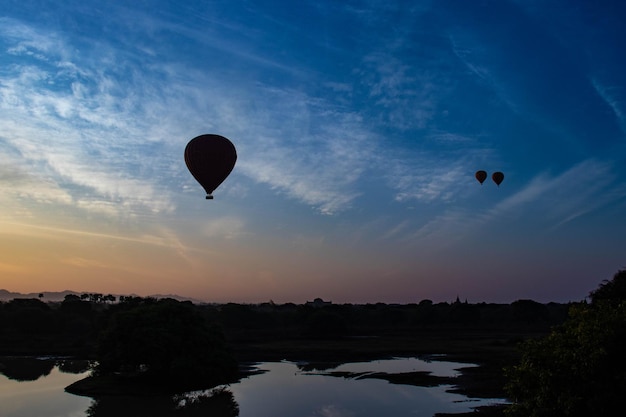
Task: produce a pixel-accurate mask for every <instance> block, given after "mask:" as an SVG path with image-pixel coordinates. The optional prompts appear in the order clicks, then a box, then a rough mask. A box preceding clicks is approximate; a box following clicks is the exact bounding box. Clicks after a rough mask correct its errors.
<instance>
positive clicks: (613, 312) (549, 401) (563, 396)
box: [507, 271, 626, 417]
mask: <svg viewBox="0 0 626 417" xmlns="http://www.w3.org/2000/svg"><path fill="white" fill-rule="evenodd" d="M625 277H626V271H620V272H618V273H617V274H616V275H615V276H614V278H613V280H612V281H608V282H604V283H603V284H602V285H601V286H600V288H599V289H598V290H596V291H594V292H593V293H592V294H591V297H592V303H591V304H586V303H580V304H577V305H574V306H572V307H571V309H570V312H569V318H568V320H567V321H566V322H565V323H564V324H563V325H562V326H560V327H559V328H557V329H555V330H554V331H553V332H552V333H551V334H550V335H548V336H547V337H545V338H543V339H538V340H530V341H527V342H526V343H524V345H523V346H522V359H521V362H520V363H519V364H518V365H517V366H515V367H513V368H510V369H508V371H507V374H508V377H509V383H508V386H507V392H508V393H509V395H510V396H511V398H512V399H513V401H514V404H513V405H512V406H511V407H510V408H509V410H508V412H509V414H510V415H513V416H525V417H544V416H545V417H559V416H581V417H582V416H587V417H588V416H609V415H615V414H614V412H615V410H618V409H620V408H621V407H622V402H623V397H624V393H626V356H625V355H624V352H626V298H625V297H624V294H625V293H624V292H623V289H624V278H625Z"/></svg>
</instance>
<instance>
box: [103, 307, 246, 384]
mask: <svg viewBox="0 0 626 417" xmlns="http://www.w3.org/2000/svg"><path fill="white" fill-rule="evenodd" d="M133 301H134V302H136V300H133ZM97 359H98V361H99V363H98V366H97V367H96V374H97V375H106V374H114V373H117V372H122V373H124V374H126V375H136V376H138V377H141V378H142V379H143V380H145V381H149V382H151V383H154V384H160V385H166V386H170V387H172V388H174V389H188V388H196V387H200V388H205V387H209V386H212V385H217V384H221V383H226V382H230V381H231V380H232V379H233V378H235V377H236V376H237V363H236V361H235V359H234V357H233V356H232V355H231V354H230V353H229V352H228V351H227V349H226V346H225V343H224V340H223V337H222V335H221V333H220V332H219V331H218V330H217V329H216V328H212V327H210V326H209V325H208V324H207V322H206V321H205V320H204V319H203V317H202V315H201V314H200V313H199V312H198V311H197V310H196V309H195V307H194V306H193V304H191V303H188V302H178V301H176V300H172V299H164V300H159V301H155V300H146V301H145V302H141V303H138V304H133V305H131V306H130V307H129V306H128V305H125V306H122V307H121V308H119V309H118V310H117V311H116V312H115V313H114V314H113V315H112V317H111V318H110V320H109V324H108V326H107V328H106V329H105V330H104V332H103V333H102V336H101V339H100V343H99V346H98V353H97Z"/></svg>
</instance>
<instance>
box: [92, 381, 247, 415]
mask: <svg viewBox="0 0 626 417" xmlns="http://www.w3.org/2000/svg"><path fill="white" fill-rule="evenodd" d="M238 415H239V407H238V406H237V402H236V401H235V398H234V397H233V394H232V392H230V391H228V390H227V389H226V388H224V387H222V388H218V389H215V390H207V391H203V392H194V393H189V394H187V395H181V396H175V397H165V396H160V397H154V396H147V397H126V396H109V397H101V398H98V399H97V400H95V401H94V402H93V403H92V404H91V406H90V407H89V409H88V410H87V416H88V417H120V416H135V417H138V416H150V417H207V416H211V417H237V416H238Z"/></svg>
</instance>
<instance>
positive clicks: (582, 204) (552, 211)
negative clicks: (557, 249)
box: [483, 159, 624, 227]
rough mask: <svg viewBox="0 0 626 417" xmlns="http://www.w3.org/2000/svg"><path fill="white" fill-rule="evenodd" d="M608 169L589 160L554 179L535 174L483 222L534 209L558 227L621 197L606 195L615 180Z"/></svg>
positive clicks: (610, 165) (608, 163)
mask: <svg viewBox="0 0 626 417" xmlns="http://www.w3.org/2000/svg"><path fill="white" fill-rule="evenodd" d="M612 168H613V163H612V162H610V161H600V160H596V159H589V160H585V161H582V162H580V163H578V164H577V165H575V166H573V167H571V168H570V169H568V170H567V171H565V172H563V173H561V174H559V175H557V176H549V175H548V174H547V173H544V174H539V175H537V176H535V177H534V178H533V179H532V180H531V181H530V182H529V183H528V185H527V186H526V187H524V188H523V189H522V190H520V191H519V192H517V193H515V194H513V195H512V196H510V197H509V198H507V199H506V200H504V201H502V202H501V203H499V204H497V205H496V206H495V207H494V208H493V209H492V210H490V212H489V213H488V214H487V215H486V218H485V219H483V220H487V219H489V218H492V217H494V216H501V215H503V214H505V213H518V214H520V213H521V212H522V211H523V210H525V209H528V208H529V207H534V208H535V209H536V208H537V207H538V208H539V210H540V212H541V214H542V218H543V219H545V220H548V221H550V222H551V226H552V227H558V226H561V225H563V224H565V223H567V222H570V221H572V220H574V219H576V218H578V217H580V216H582V215H584V214H587V213H590V212H592V211H594V210H597V209H600V208H602V207H604V206H605V205H607V204H609V203H611V202H613V201H615V200H617V199H620V198H623V197H624V195H623V194H622V195H620V194H619V193H613V192H607V190H608V189H609V188H610V187H611V186H612V184H613V183H614V180H615V174H614V173H613V170H612Z"/></svg>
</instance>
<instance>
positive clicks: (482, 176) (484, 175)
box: [474, 169, 487, 184]
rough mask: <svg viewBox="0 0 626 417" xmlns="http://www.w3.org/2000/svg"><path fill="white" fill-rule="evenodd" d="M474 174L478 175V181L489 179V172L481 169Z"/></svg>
mask: <svg viewBox="0 0 626 417" xmlns="http://www.w3.org/2000/svg"><path fill="white" fill-rule="evenodd" d="M474 176H475V177H476V179H477V180H478V182H479V183H481V184H482V183H483V182H484V181H485V180H486V179H487V172H486V171H483V170H482V169H481V170H480V171H476V174H474Z"/></svg>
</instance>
